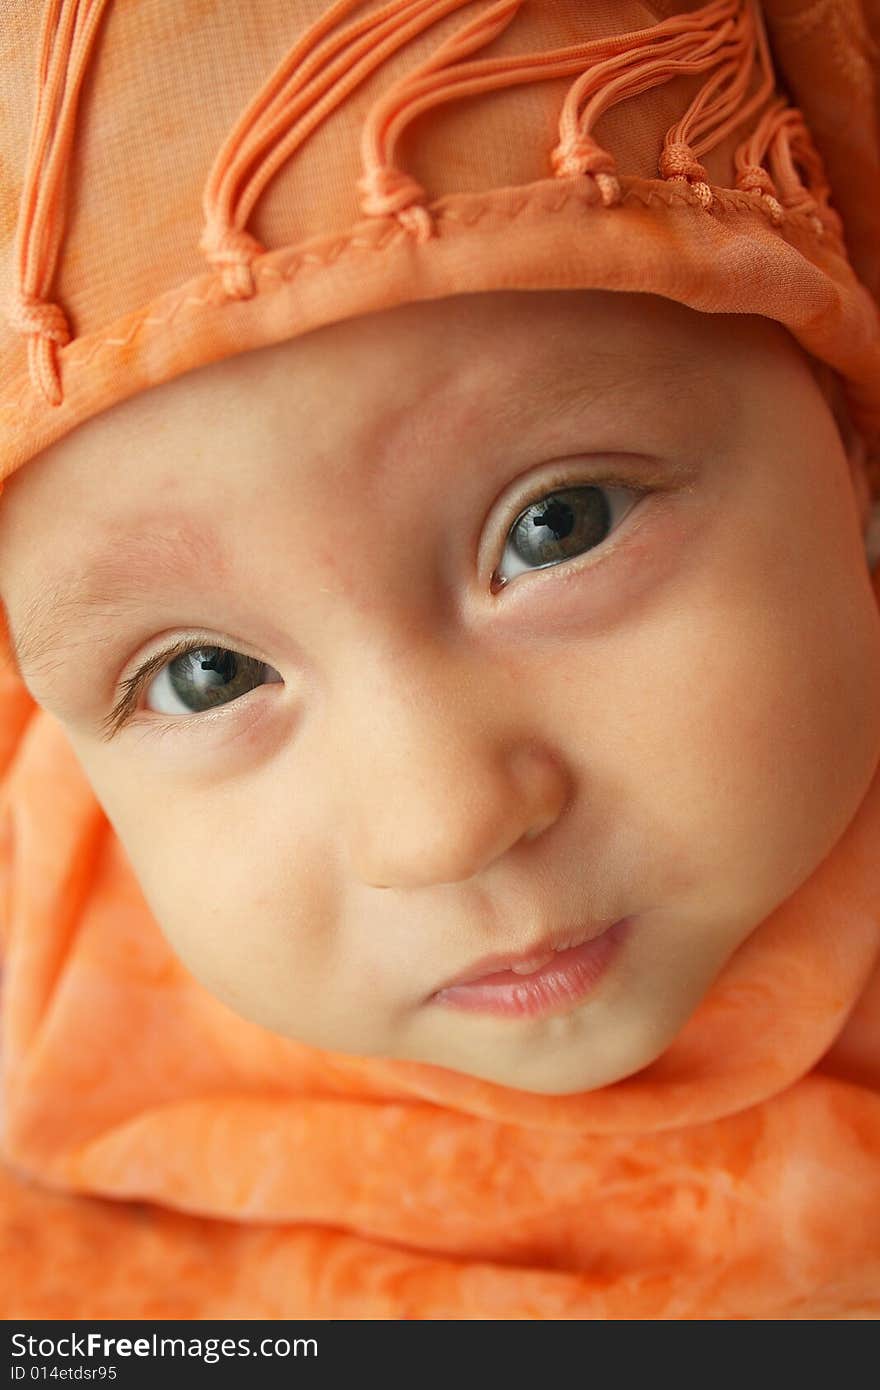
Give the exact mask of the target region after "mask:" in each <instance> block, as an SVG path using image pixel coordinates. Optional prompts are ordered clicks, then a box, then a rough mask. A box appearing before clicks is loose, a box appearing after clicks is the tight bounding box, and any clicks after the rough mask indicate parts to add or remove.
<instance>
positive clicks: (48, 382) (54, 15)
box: [9, 0, 109, 406]
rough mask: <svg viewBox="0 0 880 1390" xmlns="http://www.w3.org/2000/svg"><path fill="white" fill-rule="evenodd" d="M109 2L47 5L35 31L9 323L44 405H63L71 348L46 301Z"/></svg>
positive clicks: (63, 324) (61, 317) (60, 314)
mask: <svg viewBox="0 0 880 1390" xmlns="http://www.w3.org/2000/svg"><path fill="white" fill-rule="evenodd" d="M108 3H109V0H67V3H65V0H49V3H48V4H47V5H46V9H45V11H44V14H43V23H42V27H41V30H40V56H39V63H38V67H37V101H36V109H35V112H34V119H33V123H32V125H31V131H30V141H29V144H28V152H27V158H26V162H25V170H24V184H23V188H22V195H21V202H20V204H19V215H18V223H17V226H16V234H15V264H16V272H17V274H16V291H15V299H14V301H13V304H12V307H11V310H10V313H9V323H10V325H11V326H12V327H13V328H14V329H15V330H16V331H17V332H19V333H22V334H25V335H26V336H27V340H28V374H29V376H30V379H31V382H32V383H33V385H34V386H35V387H36V388H37V389H38V390H39V391H41V392H42V394H43V396H44V398H45V400H46V402H47V403H48V404H49V405H52V406H57V405H60V404H61V402H62V399H63V395H62V390H61V374H60V369H59V365H58V357H57V353H58V349H59V348H61V347H64V345H65V344H66V343H69V342H70V327H69V324H68V322H67V317H66V315H65V313H64V310H63V309H62V308H61V306H60V304H55V303H53V302H52V301H51V300H49V299H48V294H49V287H50V286H51V284H52V279H53V276H54V274H55V268H56V265H57V261H58V250H59V247H60V245H61V240H62V237H63V235H64V222H65V202H66V192H67V170H68V167H69V162H70V151H71V147H72V145H73V137H74V130H75V125H76V108H77V102H78V100H79V92H80V87H81V86H82V80H83V76H84V74H85V71H86V68H87V66H88V61H89V56H90V53H91V50H92V45H93V43H94V39H95V34H96V33H97V29H98V25H99V23H100V20H101V16H102V14H103V12H104V10H105V8H106V6H107V4H108Z"/></svg>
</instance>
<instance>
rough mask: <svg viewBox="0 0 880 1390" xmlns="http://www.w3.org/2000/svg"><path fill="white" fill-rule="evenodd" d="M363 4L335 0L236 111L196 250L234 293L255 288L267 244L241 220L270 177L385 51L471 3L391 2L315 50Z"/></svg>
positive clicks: (205, 200)
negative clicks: (255, 268) (255, 266)
mask: <svg viewBox="0 0 880 1390" xmlns="http://www.w3.org/2000/svg"><path fill="white" fill-rule="evenodd" d="M360 3H362V0H338V2H337V4H335V5H333V6H332V7H331V8H330V9H329V10H328V11H327V13H326V14H325V15H322V17H321V18H320V19H319V20H317V21H316V22H315V23H314V24H313V25H312V26H311V27H310V28H309V29H307V30H306V32H305V33H304V34H303V35H302V37H301V38H300V39H299V40H298V41H297V43H296V44H294V46H293V48H292V49H291V50H290V52H289V53H288V54H287V57H286V58H284V59H283V61H282V62H281V63H280V64H279V65H278V67H277V68H276V69H275V71H274V72H273V73H272V75H271V77H270V78H269V80H268V81H267V82H266V84H265V86H264V87H263V88H262V89H261V90H260V91H259V92H258V93H257V95H256V97H255V98H254V100H253V101H252V102H251V104H250V106H248V107H247V109H246V110H245V111H243V112H242V114H241V115H240V116H239V118H238V120H237V121H236V123H235V126H234V127H233V129H232V131H231V132H230V134H229V136H228V138H227V139H226V141H225V142H224V144H223V147H222V148H221V150H220V152H219V154H218V155H217V158H216V160H215V161H214V165H213V167H212V169H211V172H210V174H209V176H208V181H207V184H206V185H205V190H204V193H203V196H202V207H203V210H204V213H205V227H204V230H203V232H202V236H201V238H200V240H199V249H200V250H201V251H204V253H205V256H206V258H207V260H208V262H209V264H211V265H215V266H217V267H218V268H219V269H220V272H221V276H222V283H223V288H224V291H225V292H226V294H228V295H229V296H230V297H231V298H235V299H244V298H249V297H250V296H251V295H252V294H253V293H254V291H255V285H254V279H253V274H252V271H251V262H252V261H253V260H254V257H255V256H258V255H260V254H261V253H262V251H263V250H264V248H263V247H262V246H261V245H260V244H259V242H258V241H257V240H256V239H255V238H254V237H252V236H251V235H250V233H249V232H247V231H246V230H245V223H246V222H247V220H248V218H249V217H250V215H251V212H252V211H253V207H254V204H255V203H256V201H257V199H258V198H259V197H260V195H261V193H262V192H263V190H264V188H265V187H266V185H267V184H268V182H269V180H270V179H271V178H272V176H273V174H274V173H275V172H276V171H277V170H278V169H279V168H280V167H281V165H282V164H284V163H285V161H286V160H287V159H288V158H289V157H290V155H291V154H293V152H294V151H295V150H297V149H298V148H299V146H300V145H302V144H303V143H304V141H305V140H306V139H307V138H308V137H309V135H311V133H312V131H313V130H314V129H315V127H316V126H318V125H320V123H321V121H323V120H324V119H325V117H327V116H329V115H330V113H331V112H332V111H334V110H335V109H336V107H338V106H339V105H340V103H341V102H343V101H344V100H345V98H346V97H347V96H348V95H349V94H350V93H351V92H352V91H354V89H355V88H356V87H357V86H359V85H360V84H361V83H362V82H363V81H364V80H365V79H366V78H367V77H368V76H369V75H370V73H372V72H373V71H374V69H375V68H377V67H379V66H380V64H382V63H384V61H385V60H386V58H388V57H389V56H390V54H392V53H394V52H395V51H396V50H397V49H398V48H401V47H402V46H403V45H404V44H405V43H408V42H409V40H410V39H411V38H413V37H414V36H415V35H416V34H420V33H421V32H422V30H423V29H427V28H428V27H429V26H430V25H431V24H434V23H435V22H436V21H437V20H438V19H440V18H442V17H443V16H444V15H446V14H449V13H450V12H451V11H452V10H456V9H459V8H460V7H461V6H462V4H465V3H468V0H391V3H390V4H388V5H384V6H383V7H382V8H381V9H379V10H375V11H373V12H372V13H371V14H369V15H365V16H364V17H363V18H361V19H360V20H358V21H356V22H355V23H354V24H350V25H349V26H348V27H347V28H346V29H344V30H342V32H341V33H339V34H337V35H335V36H334V37H331V38H330V39H328V40H327V41H326V42H325V43H323V44H321V45H320V47H319V46H318V42H319V40H320V39H322V38H323V37H324V35H325V34H326V33H327V32H328V31H329V30H330V29H332V28H333V27H334V26H335V25H336V24H337V22H338V21H339V20H340V19H341V18H343V17H344V16H345V15H346V14H348V13H349V11H351V10H353V9H354V8H355V7H356V6H357V5H358V4H360ZM517 3H521V0H517ZM331 59H332V60H333V61H330V60H331ZM300 117H301V119H300ZM258 161H259V162H258ZM254 163H257V167H256V169H255V170H254V172H253V174H252V175H251V177H250V180H249V182H247V183H246V184H244V187H241V184H242V181H243V180H244V178H245V175H246V173H247V170H248V168H249V167H250V166H252V165H253V164H254Z"/></svg>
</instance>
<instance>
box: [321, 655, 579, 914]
mask: <svg viewBox="0 0 880 1390" xmlns="http://www.w3.org/2000/svg"><path fill="white" fill-rule="evenodd" d="M424 674H425V673H424V671H423V672H422V675H423V676H424ZM356 722H357V727H356V729H355V728H353V727H349V728H348V729H347V739H348V740H352V741H351V742H348V747H349V749H350V756H349V757H347V758H345V759H344V762H343V764H342V765H343V766H344V768H345V786H344V787H340V788H339V789H338V791H339V797H340V804H341V806H342V808H343V809H342V812H341V815H342V822H343V824H344V827H345V834H346V838H347V848H348V855H349V861H350V870H351V873H352V874H353V875H355V876H356V877H357V878H358V879H359V880H360V881H361V882H363V883H366V884H369V885H371V886H372V887H400V888H413V887H419V886H427V885H430V884H435V883H454V882H460V881H462V880H466V879H469V878H472V877H473V876H474V875H476V874H478V873H479V872H480V871H481V870H484V869H486V868H487V867H488V866H489V865H490V864H492V863H493V862H494V861H495V860H496V859H498V858H500V857H501V856H502V855H503V854H504V853H505V852H506V851H507V850H509V849H511V848H512V847H513V846H514V845H516V844H518V843H519V842H520V840H528V839H534V838H535V837H536V836H537V835H539V834H541V833H542V831H544V830H546V829H547V828H548V826H550V825H552V824H553V822H554V821H555V820H556V819H557V818H558V816H559V815H560V813H561V811H562V808H563V807H564V805H565V804H566V802H567V800H568V797H569V793H570V783H569V779H568V777H567V775H566V773H565V769H564V766H563V764H562V762H561V760H560V759H559V757H558V755H557V754H555V753H554V752H553V751H552V750H551V749H550V748H549V746H547V744H546V743H545V742H544V741H542V740H541V739H540V738H539V737H537V736H536V735H535V732H534V730H531V731H530V730H528V729H525V730H524V729H523V728H522V726H521V723H520V727H519V728H518V729H512V728H511V726H510V721H509V717H508V716H507V711H505V709H504V705H503V702H502V701H501V700H500V699H496V697H495V695H494V693H493V691H492V689H491V683H489V682H486V683H483V684H481V683H480V682H479V681H475V680H474V673H473V672H470V673H465V672H462V671H461V670H460V669H459V670H457V671H452V670H450V669H447V670H446V671H445V673H444V675H443V677H442V679H441V680H440V681H439V683H438V682H436V681H435V682H432V683H430V684H428V683H425V682H424V681H423V680H421V681H417V679H416V677H415V675H414V673H413V671H412V668H410V670H409V672H408V675H407V678H406V679H403V678H401V676H400V673H399V672H398V677H397V679H396V680H394V681H388V682H386V681H383V682H381V683H380V688H377V687H376V686H372V685H371V689H370V692H369V694H367V693H366V692H365V699H364V701H363V702H362V703H361V704H360V706H359V713H358V715H357V721H356Z"/></svg>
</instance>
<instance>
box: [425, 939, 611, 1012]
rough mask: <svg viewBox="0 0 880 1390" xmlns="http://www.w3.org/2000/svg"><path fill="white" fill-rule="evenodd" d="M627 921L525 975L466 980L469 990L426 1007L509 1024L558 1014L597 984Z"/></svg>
mask: <svg viewBox="0 0 880 1390" xmlns="http://www.w3.org/2000/svg"><path fill="white" fill-rule="evenodd" d="M632 920H633V919H632V918H631V917H622V918H621V919H620V921H619V922H615V923H614V925H613V926H610V927H608V929H607V930H606V931H604V932H603V933H602V935H601V936H596V937H594V938H593V940H592V941H587V942H585V943H584V945H583V946H572V947H571V948H570V949H569V950H567V951H558V952H557V953H556V955H555V956H554V958H553V960H551V961H548V962H547V964H546V965H542V966H541V968H540V970H535V971H534V972H533V973H532V974H531V975H517V974H516V973H515V972H514V971H513V970H499V971H498V972H497V973H496V974H494V975H486V976H485V977H484V978H483V979H482V980H472V981H471V982H470V984H465V985H450V986H449V987H448V988H446V989H441V990H438V991H437V993H436V994H432V995H431V999H430V1002H431V1003H434V1004H448V1005H449V1006H450V1007H452V1008H456V1009H466V1010H468V1011H472V1012H477V1013H488V1014H502V1015H506V1016H508V1017H512V1018H538V1017H541V1016H543V1015H546V1014H552V1013H563V1012H564V1011H565V1010H566V1009H570V1008H572V1006H573V1005H575V1004H577V1003H580V1001H581V1000H582V999H585V998H586V996H587V995H588V994H589V993H590V991H591V990H592V989H593V988H594V987H595V986H596V985H597V984H598V983H599V980H600V979H601V978H602V976H603V975H604V974H605V972H606V971H607V970H608V968H609V967H610V965H611V964H612V962H613V961H614V960H615V959H616V957H617V955H618V952H619V950H620V948H621V947H622V945H623V942H624V940H625V939H626V938H627V937H628V936H629V929H630V924H631V922H632Z"/></svg>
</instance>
